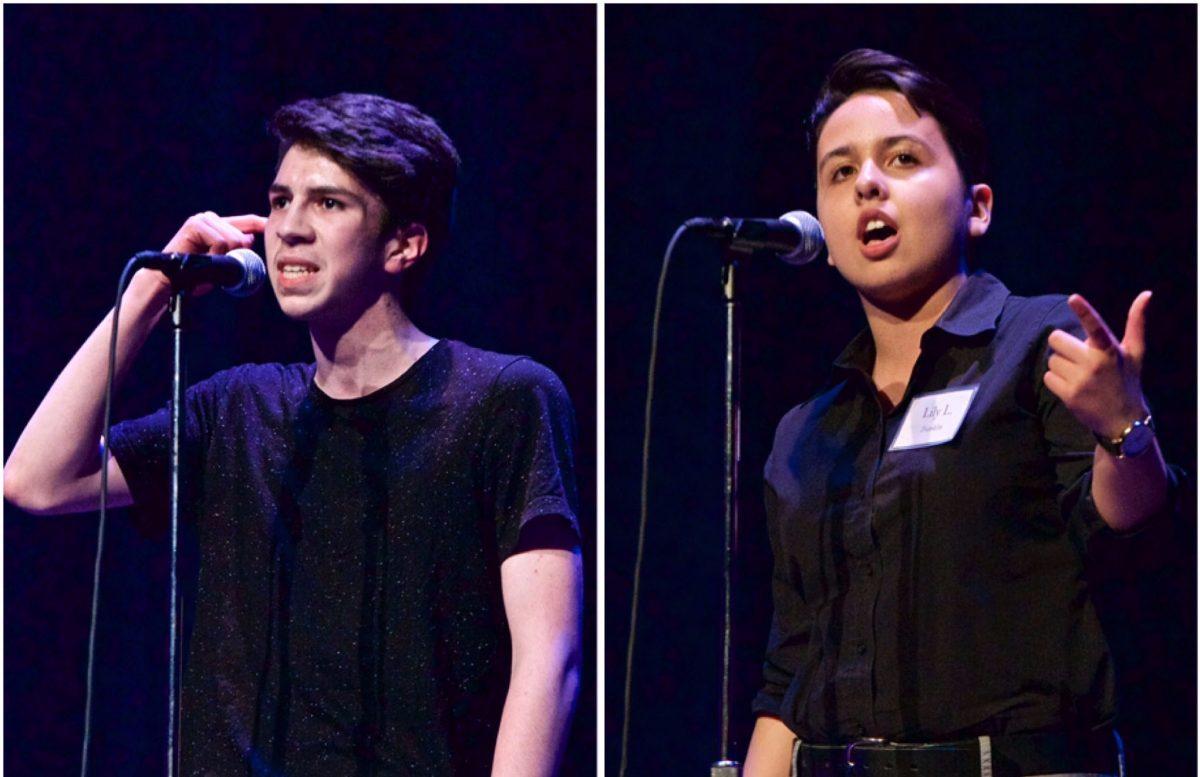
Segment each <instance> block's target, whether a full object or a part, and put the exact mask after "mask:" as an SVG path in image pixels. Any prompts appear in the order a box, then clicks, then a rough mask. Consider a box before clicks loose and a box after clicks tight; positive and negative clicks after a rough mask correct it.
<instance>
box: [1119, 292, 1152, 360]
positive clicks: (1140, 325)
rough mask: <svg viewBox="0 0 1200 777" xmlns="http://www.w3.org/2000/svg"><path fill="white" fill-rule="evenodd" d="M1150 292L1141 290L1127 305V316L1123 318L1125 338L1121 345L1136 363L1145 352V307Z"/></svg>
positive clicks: (1148, 303) (1147, 303)
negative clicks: (1131, 302)
mask: <svg viewBox="0 0 1200 777" xmlns="http://www.w3.org/2000/svg"><path fill="white" fill-rule="evenodd" d="M1150 297H1151V292H1149V291H1143V292H1142V293H1141V294H1139V295H1137V297H1136V298H1135V299H1134V300H1133V304H1132V305H1130V306H1129V317H1128V318H1127V319H1126V320H1125V339H1124V340H1122V341H1121V347H1123V348H1124V349H1125V352H1126V353H1128V354H1129V355H1130V357H1132V358H1133V359H1134V361H1136V362H1137V363H1138V364H1141V362H1142V356H1144V355H1145V353H1146V308H1147V307H1149V306H1150Z"/></svg>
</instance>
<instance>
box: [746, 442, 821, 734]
mask: <svg viewBox="0 0 1200 777" xmlns="http://www.w3.org/2000/svg"><path fill="white" fill-rule="evenodd" d="M770 467H771V463H770V461H768V463H767V471H768V472H769V471H770ZM763 499H764V502H765V505H766V511H767V522H768V526H769V533H770V540H771V553H772V556H773V557H774V559H775V564H774V572H773V573H772V576H771V598H772V602H773V604H774V614H773V615H772V617H771V631H770V634H769V636H768V638H767V653H766V658H765V659H764V661H763V684H762V687H761V688H760V689H759V691H758V694H757V695H756V696H755V697H754V701H753V703H752V705H751V709H752V711H753V712H754V714H755V715H773V716H774V717H777V718H784V717H785V716H784V714H783V713H782V711H781V707H782V705H783V698H784V695H785V694H786V693H787V691H788V688H789V687H790V686H791V685H792V684H793V682H794V680H795V677H796V673H797V672H798V671H799V670H800V668H801V666H802V665H803V663H804V659H805V655H806V654H807V653H808V646H809V640H810V634H811V632H812V618H811V615H810V614H809V608H808V606H807V605H806V604H805V602H804V595H803V588H802V581H801V580H800V576H799V573H798V572H796V571H795V570H794V569H793V563H792V560H791V556H790V554H789V553H788V551H787V548H785V547H783V543H782V540H781V538H780V535H781V532H780V530H779V521H780V516H779V507H778V502H779V499H778V496H777V495H776V493H775V490H774V489H773V488H772V487H771V484H770V482H769V480H768V482H767V483H766V486H765V489H764V494H763Z"/></svg>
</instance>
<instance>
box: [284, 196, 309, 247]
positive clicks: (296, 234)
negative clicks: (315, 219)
mask: <svg viewBox="0 0 1200 777" xmlns="http://www.w3.org/2000/svg"><path fill="white" fill-rule="evenodd" d="M275 215H276V221H275V233H276V234H277V235H279V239H280V240H282V241H283V242H284V244H285V245H288V246H294V245H298V244H301V243H311V242H312V240H313V238H314V233H313V229H312V225H311V224H310V223H308V219H307V218H306V217H305V215H304V208H301V207H297V205H296V203H294V202H293V203H289V204H288V206H287V207H286V208H284V209H283V210H282V211H276V212H275Z"/></svg>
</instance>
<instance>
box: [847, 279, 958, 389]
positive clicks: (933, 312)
mask: <svg viewBox="0 0 1200 777" xmlns="http://www.w3.org/2000/svg"><path fill="white" fill-rule="evenodd" d="M966 280H967V276H966V273H965V272H963V271H961V270H960V271H959V272H956V273H954V274H953V275H951V276H950V277H949V278H946V279H945V280H943V281H942V282H941V283H940V284H939V285H938V286H936V287H935V288H934V289H933V290H932V291H931V292H926V293H923V294H921V295H918V296H917V297H915V298H913V299H909V300H904V301H901V302H880V301H877V300H872V299H870V298H868V297H866V296H864V295H862V294H859V298H860V299H861V300H862V304H863V311H864V312H865V313H866V316H867V326H869V327H870V328H871V337H872V338H873V339H874V341H875V365H874V367H873V369H872V377H873V378H874V380H875V385H876V387H877V388H878V389H879V390H880V391H881V392H883V393H884V394H885V395H886V396H887V397H888V398H889V399H890V400H891V401H892V404H893V405H894V404H895V403H896V402H897V401H898V400H899V398H900V396H901V395H903V393H904V389H905V388H906V387H907V385H908V379H909V376H910V375H911V374H912V368H913V365H914V364H916V361H917V357H918V356H919V355H920V353H921V336H922V335H924V334H925V332H927V331H928V330H929V329H930V327H932V326H933V325H934V324H936V323H937V320H938V319H939V318H940V317H941V315H942V314H943V313H945V312H946V308H948V307H949V306H950V303H951V302H952V301H953V300H954V295H955V294H957V293H958V290H959V289H961V288H962V286H963V284H964V283H965V282H966Z"/></svg>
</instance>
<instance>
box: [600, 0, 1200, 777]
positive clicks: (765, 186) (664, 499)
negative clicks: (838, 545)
mask: <svg viewBox="0 0 1200 777" xmlns="http://www.w3.org/2000/svg"><path fill="white" fill-rule="evenodd" d="M605 14H606V28H605V46H606V65H605V67H606V75H605V84H606V112H605V128H606V135H605V141H604V142H605V163H606V171H605V176H606V190H605V191H606V195H605V197H606V200H605V202H606V207H605V219H606V222H605V223H606V226H605V235H606V245H605V249H606V265H605V273H606V275H605V277H606V289H605V291H606V297H607V299H606V305H607V307H606V316H607V318H606V331H607V340H606V344H605V349H606V375H605V380H606V387H607V388H606V390H607V392H608V393H607V395H606V396H607V401H606V406H605V414H606V415H605V417H606V430H605V434H606V448H605V450H606V479H605V483H606V513H607V515H608V521H607V524H606V527H607V529H606V531H607V533H606V540H605V542H606V548H607V558H606V567H607V569H606V572H607V577H606V581H607V591H606V602H605V606H606V632H605V638H606V654H607V655H606V667H607V670H608V671H607V675H606V683H605V699H606V709H607V717H606V726H607V731H608V735H607V741H606V743H605V747H606V751H605V752H606V755H607V763H608V764H609V766H610V767H611V768H612V770H613V772H614V773H615V769H616V765H617V763H618V757H619V739H620V737H619V735H620V727H621V720H622V716H621V699H622V696H621V694H622V686H623V682H624V680H625V671H624V659H625V644H626V639H627V637H628V631H629V609H628V608H629V597H630V592H631V587H632V574H631V571H632V567H633V555H634V549H635V547H636V536H637V535H636V523H637V515H638V482H639V473H640V450H641V434H642V429H643V424H642V412H643V402H644V399H645V391H646V362H647V358H648V352H649V342H650V322H651V311H652V303H653V299H654V288H655V283H656V280H657V277H658V269H659V266H660V262H661V257H662V252H663V251H664V249H665V248H666V245H667V241H668V239H669V238H670V237H671V234H672V232H673V231H674V230H675V228H676V227H677V226H678V225H679V224H680V223H681V222H683V221H684V220H685V219H686V218H689V217H692V216H721V215H730V216H767V217H774V216H778V215H779V214H781V213H784V212H786V211H789V210H793V209H796V208H801V209H805V210H809V211H813V210H815V206H816V200H815V193H814V189H813V183H812V181H813V159H812V157H811V155H810V154H809V153H808V151H807V150H806V148H805V144H804V140H803V134H802V120H803V119H804V118H805V116H806V114H807V112H808V110H809V109H810V107H811V105H812V101H813V98H814V96H815V95H816V92H817V89H818V87H819V86H820V82H821V79H822V78H823V77H824V74H825V73H826V72H827V70H828V69H829V67H830V66H831V65H832V64H833V62H834V61H835V60H836V59H837V58H838V57H839V56H840V55H842V54H843V53H845V52H846V51H848V50H850V49H853V48H858V47H862V46H867V47H874V48H881V49H884V50H887V51H892V52H894V53H897V54H900V55H902V56H907V57H909V58H911V59H914V60H916V61H918V62H922V63H925V64H927V65H928V66H929V67H932V68H933V69H935V70H936V71H938V72H941V73H943V74H945V75H946V77H947V78H948V79H949V80H951V81H952V82H955V83H957V84H960V85H961V86H962V87H964V88H965V89H966V90H967V91H968V92H969V93H974V95H975V102H976V103H977V104H978V105H979V106H980V107H981V109H982V113H983V118H984V121H985V124H986V126H987V127H988V130H989V135H990V139H991V149H992V153H991V161H992V170H993V174H992V177H991V180H990V181H989V183H991V184H992V186H993V188H994V190H995V193H996V207H995V212H994V220H993V224H992V228H991V230H990V232H989V233H988V235H987V236H986V238H985V239H984V240H983V242H982V252H981V259H982V263H983V266H984V267H985V268H986V269H989V270H990V271H992V272H993V273H995V274H997V275H998V276H1000V278H1001V279H1002V280H1004V282H1005V283H1006V284H1007V285H1008V286H1009V288H1011V289H1012V290H1013V291H1014V292H1015V293H1018V294H1041V293H1055V292H1057V293H1069V292H1071V291H1078V292H1080V293H1082V294H1084V295H1085V296H1087V297H1088V299H1089V300H1091V301H1092V302H1093V303H1094V304H1095V305H1096V306H1097V308H1098V309H1099V310H1100V311H1101V313H1102V315H1104V316H1105V317H1106V319H1107V320H1108V321H1109V322H1110V324H1111V325H1112V326H1113V327H1114V329H1116V330H1117V331H1118V332H1120V331H1122V330H1123V327H1124V322H1125V315H1126V311H1127V310H1128V307H1129V304H1130V303H1131V302H1132V300H1133V298H1134V296H1135V294H1136V293H1137V291H1138V290H1140V289H1143V288H1149V289H1153V290H1154V292H1155V297H1154V300H1153V302H1152V303H1151V308H1150V331H1149V356H1148V357H1147V364H1146V368H1145V385H1146V388H1147V392H1148V395H1149V397H1150V400H1151V402H1152V405H1153V407H1154V409H1155V412H1156V418H1157V420H1158V421H1159V422H1160V427H1159V428H1160V436H1161V439H1162V445H1163V448H1164V450H1165V452H1166V455H1167V456H1168V459H1169V460H1171V461H1173V462H1175V463H1178V464H1180V465H1182V466H1183V467H1185V468H1186V469H1187V470H1188V471H1189V472H1194V471H1195V430H1196V416H1195V408H1196V393H1195V383H1196V362H1195V356H1196V341H1195V333H1196V319H1195V313H1196V307H1195V305H1196V232H1195V228H1196V196H1195V195H1196V156H1195V155H1196V124H1195V117H1196V37H1195V36H1196V9H1195V8H1193V7H1185V6H1172V7H1163V6H1158V7H1156V6H1145V5H1143V6H1137V7H1136V8H1135V7H1132V6H1128V7H1114V6H1103V7H1084V6H1068V7H1053V6H1041V7H1021V6H996V7H977V8H971V7H950V6H929V7H924V8H914V7H907V6H882V7H869V6H846V7H840V8H832V7H825V6H804V7H784V6H769V7H730V6H709V7H680V6H661V7H647V6H640V7H639V6H608V7H607V8H606V9H605ZM717 268H718V252H717V251H716V250H715V249H714V248H712V247H711V246H708V245H705V244H704V243H703V242H695V241H694V240H685V241H683V242H682V243H681V245H680V246H679V249H678V252H677V254H676V257H675V265H674V268H673V270H672V273H671V276H670V280H669V283H668V286H667V292H666V301H665V308H664V311H663V325H662V340H661V346H660V350H659V355H660V370H661V371H660V372H659V376H658V378H659V382H658V383H657V384H656V395H657V400H658V401H657V407H656V412H655V416H654V430H655V433H654V437H653V447H652V452H651V456H652V466H651V472H652V479H651V502H650V505H651V514H650V524H649V528H648V531H647V536H646V567H645V576H644V577H643V581H642V582H643V586H642V596H643V599H642V604H641V610H640V613H641V615H640V618H641V619H640V623H641V624H642V626H641V628H640V630H639V635H638V637H639V640H640V642H639V644H638V651H637V657H638V658H637V663H636V668H635V670H634V673H633V688H634V695H633V705H634V711H633V717H632V726H631V728H632V731H633V745H632V747H631V752H630V770H629V773H630V774H636V775H646V774H674V775H689V774H703V773H705V770H706V769H707V767H708V765H709V764H710V763H711V762H712V761H713V760H715V759H716V757H717V756H718V751H719V735H718V731H719V720H720V706H719V694H718V688H719V676H720V674H719V673H720V624H721V620H720V601H721V593H720V592H721V576H720V559H721V547H722V537H723V530H722V507H721V505H722V496H721V471H722V470H721V467H722V459H721V450H722V447H721V446H722V437H723V426H722V424H723V420H722V418H723V416H722V409H721V408H722V404H721V402H722V399H721V398H722V369H723V367H722V359H723V353H724V342H723V338H724V323H723V322H724V319H723V310H722V303H721V296H720V286H719V280H718V278H719V276H718V269H717ZM741 277H742V293H743V299H744V313H745V337H744V341H743V342H744V348H745V351H744V370H745V372H744V406H743V416H742V420H743V436H742V444H743V447H742V472H743V480H742V494H741V502H740V503H741V511H742V513H741V515H742V523H741V526H740V543H739V546H738V549H737V552H738V556H737V563H736V566H735V580H736V584H737V585H738V586H739V588H738V589H737V593H736V596H735V619H734V627H735V632H734V638H735V642H734V665H733V693H732V716H733V741H732V745H731V751H732V752H731V754H732V755H733V756H734V757H736V758H738V759H739V760H740V759H741V758H742V757H743V756H744V753H745V748H746V745H747V743H748V741H749V734H750V730H751V727H752V724H753V721H752V720H751V716H750V711H749V705H750V700H751V698H752V696H753V694H754V692H755V690H756V689H757V686H758V684H759V681H760V667H761V662H762V654H763V648H764V645H765V641H766V634H767V629H768V626H769V618H770V611H771V606H770V594H769V588H768V579H769V573H770V554H769V550H768V547H767V538H766V533H765V528H764V523H763V521H764V518H763V510H762V504H761V487H762V478H761V472H762V466H763V464H764V462H765V459H766V456H767V453H768V452H769V448H770V444H771V439H772V434H773V431H774V427H775V424H776V423H777V422H778V420H779V418H780V417H781V416H782V415H783V414H784V412H786V410H787V409H788V408H790V407H792V406H793V405H795V404H797V403H799V402H800V401H802V400H804V399H805V398H806V397H808V396H810V395H811V394H812V393H813V392H814V391H815V390H816V389H817V387H818V383H819V381H820V380H821V379H822V378H823V377H824V376H826V375H827V374H828V369H829V364H830V363H831V362H832V360H833V358H834V357H835V356H836V355H837V354H838V353H839V351H840V350H841V348H842V347H843V346H844V345H845V343H846V342H847V341H849V339H850V338H851V337H852V336H853V335H854V334H855V333H856V332H857V331H858V330H859V329H860V328H861V327H862V326H864V321H863V318H862V313H861V308H860V306H859V303H858V300H857V298H856V297H855V295H854V294H853V292H852V290H851V289H850V287H849V286H848V285H847V284H846V283H844V282H843V281H842V280H841V279H840V277H839V276H837V274H836V272H835V271H833V270H832V268H830V267H828V266H827V265H826V264H825V263H824V261H823V258H822V260H821V261H819V262H818V263H816V264H814V265H812V266H809V267H804V268H799V269H796V268H790V267H786V266H783V265H780V264H779V263H777V262H771V261H767V262H764V263H761V264H758V265H757V266H753V267H749V266H748V267H745V268H744V270H743V273H742V276H741ZM1188 499H1189V500H1190V502H1191V504H1193V505H1194V496H1189V497H1188ZM1193 518H1194V515H1192V514H1190V515H1189V516H1188V521H1189V522H1190V521H1192V520H1193ZM1189 525H1192V524H1190V523H1189ZM1174 547H1175V549H1176V550H1174V551H1173V550H1171V543H1166V547H1165V548H1164V538H1162V537H1157V538H1154V537H1151V538H1142V539H1140V540H1138V541H1132V542H1129V543H1127V544H1124V545H1119V546H1117V547H1106V548H1102V549H1100V550H1099V551H1098V557H1097V561H1098V563H1097V564H1096V566H1097V570H1096V584H1097V585H1096V594H1097V598H1098V600H1099V603H1100V607H1101V611H1102V617H1103V619H1104V623H1105V627H1106V630H1107V633H1108V635H1109V639H1110V642H1111V644H1112V647H1113V649H1114V653H1115V657H1116V662H1117V670H1118V677H1119V682H1120V684H1121V691H1122V696H1121V704H1122V715H1121V719H1120V721H1119V725H1120V730H1121V732H1122V733H1123V734H1124V736H1125V739H1126V743H1127V745H1128V746H1129V750H1130V756H1129V762H1130V767H1131V770H1132V771H1131V773H1132V774H1135V775H1148V774H1192V773H1194V771H1195V753H1194V749H1195V736H1194V735H1195V720H1196V719H1195V695H1196V690H1195V689H1196V686H1195V666H1196V664H1195V654H1196V651H1195V645H1196V640H1195V637H1196V625H1195V593H1194V592H1195V584H1194V571H1193V570H1194V562H1195V558H1194V555H1195V554H1194V547H1195V540H1194V535H1193V534H1191V533H1190V530H1188V532H1187V533H1185V536H1183V537H1176V538H1174ZM1130 558H1133V559H1134V560H1136V562H1137V563H1136V564H1134V565H1133V566H1136V567H1137V568H1138V571H1137V572H1133V571H1130V570H1129V568H1128V566H1127V565H1125V564H1124V563H1123V562H1124V561H1125V560H1127V559H1130Z"/></svg>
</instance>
